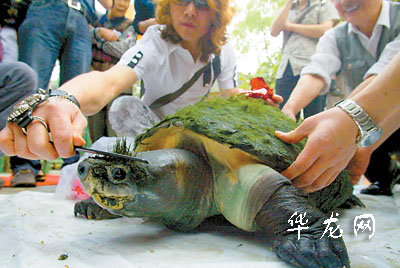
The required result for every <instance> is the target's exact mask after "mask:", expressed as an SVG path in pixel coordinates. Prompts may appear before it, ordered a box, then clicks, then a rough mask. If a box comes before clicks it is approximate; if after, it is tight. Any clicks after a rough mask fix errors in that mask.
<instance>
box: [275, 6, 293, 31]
mask: <svg viewBox="0 0 400 268" xmlns="http://www.w3.org/2000/svg"><path fill="white" fill-rule="evenodd" d="M291 8H292V1H291V0H288V1H287V2H286V4H285V6H284V7H283V8H282V10H281V12H280V13H279V15H278V16H277V17H276V18H275V19H274V21H273V22H272V24H271V30H270V31H271V35H272V36H274V37H276V36H278V35H279V33H280V32H281V31H283V30H284V28H285V25H286V20H287V17H288V15H289V11H290V9H291Z"/></svg>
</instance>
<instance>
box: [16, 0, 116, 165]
mask: <svg viewBox="0 0 400 268" xmlns="http://www.w3.org/2000/svg"><path fill="white" fill-rule="evenodd" d="M111 1H112V0H99V2H100V3H101V4H102V5H103V6H104V7H105V8H106V9H108V8H109V7H110V6H111ZM96 18H97V16H96V10H95V6H94V0H61V1H59V0H46V1H42V0H36V1H33V2H32V3H31V4H30V6H29V8H28V13H27V16H26V19H25V20H24V21H23V22H22V24H21V26H20V27H19V29H18V45H19V47H18V48H19V60H20V61H22V62H25V63H27V64H28V65H29V66H31V67H32V68H33V69H34V70H35V71H36V72H37V74H38V79H39V81H38V86H39V88H43V89H47V88H48V86H49V81H50V77H51V75H52V72H53V68H54V66H55V63H56V60H57V59H59V61H60V80H59V83H60V85H62V84H64V83H65V82H66V81H68V80H70V79H71V78H73V77H75V76H77V75H79V74H82V73H85V72H88V71H89V70H90V62H91V58H92V57H91V56H92V53H91V47H92V40H91V36H90V32H89V23H94V22H95V20H96ZM77 160H79V154H78V153H77V154H75V155H74V157H71V158H69V159H64V163H63V166H65V165H68V164H71V163H74V162H76V161H77Z"/></svg>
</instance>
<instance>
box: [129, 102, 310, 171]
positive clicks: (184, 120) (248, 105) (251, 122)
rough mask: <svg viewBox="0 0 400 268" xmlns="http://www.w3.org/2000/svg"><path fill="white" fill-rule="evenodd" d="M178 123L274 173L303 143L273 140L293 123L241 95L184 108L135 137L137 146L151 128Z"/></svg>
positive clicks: (286, 162)
mask: <svg viewBox="0 0 400 268" xmlns="http://www.w3.org/2000/svg"><path fill="white" fill-rule="evenodd" d="M178 124H179V125H183V126H184V127H185V128H188V129H190V130H193V131H194V132H196V133H200V134H203V135H205V136H207V137H209V138H211V139H213V140H216V141H218V142H220V143H223V144H227V145H228V146H230V147H232V148H238V149H241V150H243V151H245V152H247V153H250V154H251V155H255V156H257V157H258V158H259V160H260V162H262V163H264V164H266V165H268V166H270V167H272V168H274V169H275V170H277V171H282V170H284V169H285V168H287V167H288V166H289V165H290V164H291V163H292V162H293V161H294V160H295V159H296V157H297V155H298V154H299V152H300V151H301V148H303V146H304V141H303V142H300V143H298V144H287V143H284V142H282V141H281V140H279V139H278V138H276V137H275V134H274V133H275V131H276V130H280V131H284V132H287V131H291V130H293V129H295V128H296V127H297V123H296V122H294V121H293V120H291V119H290V118H288V117H287V116H286V115H284V114H283V113H282V112H281V111H280V110H279V109H277V108H274V107H272V106H268V105H265V103H264V101H262V100H259V99H249V98H246V97H244V96H234V97H230V98H212V99H209V100H203V101H201V102H198V103H196V104H195V105H193V106H188V107H185V108H183V109H181V110H180V111H178V112H177V113H176V114H175V115H173V116H170V117H167V118H165V119H164V120H162V121H161V122H160V123H159V124H157V125H156V126H154V128H153V129H151V130H149V131H148V132H146V133H145V134H143V135H141V136H139V137H138V138H137V144H138V143H139V142H141V141H142V140H144V139H145V138H146V137H149V136H151V135H152V134H153V130H154V129H157V128H159V127H161V126H166V125H178Z"/></svg>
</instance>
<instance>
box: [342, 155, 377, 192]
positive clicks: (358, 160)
mask: <svg viewBox="0 0 400 268" xmlns="http://www.w3.org/2000/svg"><path fill="white" fill-rule="evenodd" d="M372 152H373V151H372V150H369V148H368V147H367V148H358V149H357V151H356V153H355V154H354V156H353V158H352V159H351V160H350V162H349V164H348V165H347V168H346V169H347V170H348V171H349V174H350V182H351V184H353V185H356V184H357V183H358V181H359V180H360V178H361V176H362V175H363V174H364V173H365V171H367V168H368V165H369V161H370V159H371V154H372Z"/></svg>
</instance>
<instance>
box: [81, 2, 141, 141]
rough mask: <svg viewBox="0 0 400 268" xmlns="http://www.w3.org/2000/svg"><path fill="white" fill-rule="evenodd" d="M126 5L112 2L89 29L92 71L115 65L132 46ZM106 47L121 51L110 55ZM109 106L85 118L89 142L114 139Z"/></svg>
mask: <svg viewBox="0 0 400 268" xmlns="http://www.w3.org/2000/svg"><path fill="white" fill-rule="evenodd" d="M129 5H130V1H129V0H113V4H112V6H111V8H110V9H109V10H108V11H107V12H106V14H104V15H103V16H101V17H100V19H99V20H98V21H97V22H96V24H95V25H93V26H91V35H92V64H91V68H92V69H94V70H98V71H105V70H107V69H109V68H111V67H112V66H113V65H114V64H116V63H117V62H118V60H119V59H120V57H121V56H122V53H123V52H125V51H126V50H127V49H128V48H129V47H130V46H132V45H134V44H135V42H136V34H135V32H134V29H133V26H132V21H131V20H130V19H128V18H126V17H125V13H126V11H127V10H128V8H129ZM121 46H123V48H122V47H121ZM108 47H113V48H116V47H117V48H119V49H120V50H122V51H121V53H120V54H118V55H115V54H116V53H110V51H109V50H108ZM114 50H117V49H114ZM114 50H113V51H114ZM107 52H108V53H107ZM130 91H132V90H130ZM109 106H110V105H107V106H106V107H104V108H103V109H102V110H101V111H99V112H98V113H96V114H94V115H92V116H89V117H88V124H89V134H90V138H91V141H92V142H95V141H96V140H98V139H99V138H101V137H103V136H107V137H108V136H115V134H114V132H113V131H112V129H111V127H110V126H109V123H108V117H107V111H108V109H109Z"/></svg>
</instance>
